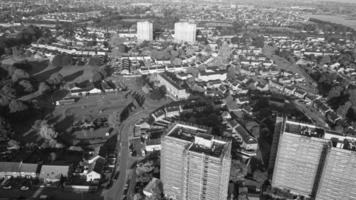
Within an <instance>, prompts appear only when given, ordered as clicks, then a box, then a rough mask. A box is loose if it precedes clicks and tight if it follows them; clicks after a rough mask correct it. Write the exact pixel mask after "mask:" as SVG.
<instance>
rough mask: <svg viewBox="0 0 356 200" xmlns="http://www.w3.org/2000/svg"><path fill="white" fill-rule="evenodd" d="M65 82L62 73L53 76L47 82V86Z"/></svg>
mask: <svg viewBox="0 0 356 200" xmlns="http://www.w3.org/2000/svg"><path fill="white" fill-rule="evenodd" d="M62 82H63V75H62V74H60V73H58V72H57V73H54V74H52V75H51V76H50V77H49V79H48V80H47V84H49V85H56V86H57V85H60V84H62Z"/></svg>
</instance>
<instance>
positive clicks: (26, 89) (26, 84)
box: [18, 79, 34, 93]
mask: <svg viewBox="0 0 356 200" xmlns="http://www.w3.org/2000/svg"><path fill="white" fill-rule="evenodd" d="M18 84H19V85H20V86H21V87H22V88H23V91H24V92H26V93H30V92H33V91H34V89H33V86H32V84H31V82H30V81H29V80H27V79H23V80H21V81H20V82H19V83H18Z"/></svg>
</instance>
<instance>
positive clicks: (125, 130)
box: [104, 100, 170, 200]
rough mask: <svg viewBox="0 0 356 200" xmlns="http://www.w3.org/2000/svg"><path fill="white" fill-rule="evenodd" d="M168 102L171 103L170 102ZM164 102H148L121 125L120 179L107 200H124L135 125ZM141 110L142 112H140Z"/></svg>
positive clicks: (110, 190)
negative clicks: (131, 138) (130, 145)
mask: <svg viewBox="0 0 356 200" xmlns="http://www.w3.org/2000/svg"><path fill="white" fill-rule="evenodd" d="M168 102H170V101H169V100H168ZM165 103H167V101H164V102H149V101H146V102H145V105H144V108H143V110H142V108H138V109H137V110H136V112H135V113H133V114H132V115H131V116H129V118H127V119H126V120H125V121H124V122H122V123H121V125H120V127H119V130H118V136H117V139H118V141H117V142H119V144H120V145H119V146H120V153H119V155H118V162H117V163H118V164H119V172H120V174H119V178H118V179H117V180H116V181H115V183H113V185H112V187H111V188H110V189H109V190H108V191H106V193H104V199H105V200H122V198H123V192H124V186H125V184H126V180H127V167H128V166H127V165H128V159H129V156H130V155H129V154H130V152H129V139H130V136H132V135H133V127H134V125H135V124H136V123H137V122H138V121H139V120H140V119H142V118H145V117H147V116H148V115H149V114H150V113H151V112H153V111H154V110H155V109H157V108H159V107H160V106H162V105H163V104H165ZM139 109H141V110H139Z"/></svg>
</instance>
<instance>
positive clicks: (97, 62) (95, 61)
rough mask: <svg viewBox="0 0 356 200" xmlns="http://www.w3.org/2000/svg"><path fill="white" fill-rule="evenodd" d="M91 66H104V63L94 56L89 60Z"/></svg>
mask: <svg viewBox="0 0 356 200" xmlns="http://www.w3.org/2000/svg"><path fill="white" fill-rule="evenodd" d="M88 63H89V65H91V66H96V67H98V66H101V65H103V64H104V63H103V62H102V59H101V58H100V57H99V56H93V57H91V58H89V62H88Z"/></svg>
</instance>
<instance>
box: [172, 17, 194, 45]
mask: <svg viewBox="0 0 356 200" xmlns="http://www.w3.org/2000/svg"><path fill="white" fill-rule="evenodd" d="M196 32H197V25H196V24H192V23H189V22H177V23H175V24H174V40H175V41H176V42H188V43H194V42H195V40H196V35H197V34H196Z"/></svg>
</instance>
